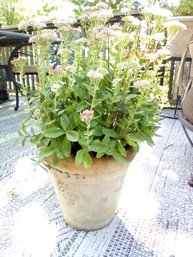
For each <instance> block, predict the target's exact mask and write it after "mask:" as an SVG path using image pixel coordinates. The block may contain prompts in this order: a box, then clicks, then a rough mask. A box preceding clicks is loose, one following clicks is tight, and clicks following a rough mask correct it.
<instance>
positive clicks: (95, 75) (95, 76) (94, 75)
mask: <svg viewBox="0 0 193 257" xmlns="http://www.w3.org/2000/svg"><path fill="white" fill-rule="evenodd" d="M87 76H88V77H89V78H91V79H96V80H101V79H103V78H104V74H102V73H101V72H100V71H98V70H89V72H88V73H87Z"/></svg>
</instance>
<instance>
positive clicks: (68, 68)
mask: <svg viewBox="0 0 193 257" xmlns="http://www.w3.org/2000/svg"><path fill="white" fill-rule="evenodd" d="M65 70H66V71H68V72H70V73H75V72H76V71H77V68H76V66H75V65H67V66H66V67H65Z"/></svg>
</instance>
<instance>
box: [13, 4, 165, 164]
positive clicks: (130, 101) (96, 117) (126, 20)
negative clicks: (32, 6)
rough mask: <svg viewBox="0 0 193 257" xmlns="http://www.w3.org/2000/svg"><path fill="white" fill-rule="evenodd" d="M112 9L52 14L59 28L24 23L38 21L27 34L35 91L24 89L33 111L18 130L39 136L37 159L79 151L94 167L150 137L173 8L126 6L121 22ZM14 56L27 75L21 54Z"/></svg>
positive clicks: (68, 156) (64, 156) (34, 138)
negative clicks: (60, 17)
mask: <svg viewBox="0 0 193 257" xmlns="http://www.w3.org/2000/svg"><path fill="white" fill-rule="evenodd" d="M112 17H113V13H112V11H111V9H109V8H108V6H107V5H106V4H105V3H98V4H96V5H95V6H93V7H88V8H86V9H85V11H84V14H83V15H82V16H81V17H79V19H78V22H77V21H74V20H72V19H67V20H64V21H57V20H56V21H53V23H54V24H55V26H56V27H57V31H56V30H50V29H48V28H46V24H43V23H37V22H32V21H29V22H26V23H21V24H20V29H22V30H23V29H24V28H25V29H27V28H28V26H31V27H32V28H33V36H31V37H30V41H29V42H30V43H31V44H32V47H33V55H34V56H35V60H36V66H37V70H38V74H39V83H38V85H37V91H36V93H35V94H34V95H31V96H30V97H29V96H27V95H26V100H27V102H28V107H29V117H28V118H27V119H26V120H25V122H24V123H23V125H22V130H21V131H20V134H21V136H22V137H23V138H24V141H25V140H26V139H29V140H30V141H31V142H33V143H35V144H36V146H37V148H38V156H39V160H40V161H43V160H44V159H45V158H47V157H48V156H52V159H53V162H54V163H56V162H57V160H58V159H64V160H70V159H72V158H75V161H76V164H77V165H81V164H83V165H84V166H85V167H86V168H89V167H91V165H92V159H93V158H101V157H103V156H107V157H113V158H114V159H115V160H116V161H118V162H121V161H123V160H124V158H125V157H126V156H127V150H128V149H130V148H133V149H134V150H136V151H137V150H138V148H139V144H140V143H141V142H143V141H147V143H148V144H150V145H153V140H152V138H153V137H154V136H155V135H156V130H157V128H158V121H159V113H160V107H159V99H160V92H161V91H160V84H159V83H160V78H161V69H162V68H163V60H164V59H165V58H166V57H167V56H168V54H169V52H168V45H167V44H165V33H164V30H165V28H164V22H165V21H166V19H167V18H168V12H166V11H165V10H162V9H155V8H153V9H151V8H145V9H144V10H143V12H142V15H141V17H140V19H138V18H135V17H133V16H130V15H129V14H126V15H124V16H122V18H121V19H120V21H119V22H118V23H112V22H109V19H111V18H112ZM54 42H55V43H54ZM57 42H59V50H58V52H57V54H56V55H55V56H54V60H53V58H52V55H51V49H54V47H55V46H57ZM53 63H54V64H53ZM13 64H14V65H15V66H16V67H17V69H18V70H19V71H20V72H21V76H23V68H22V67H23V64H24V61H23V58H22V56H20V57H19V58H18V59H15V60H14V61H13ZM24 91H25V90H24Z"/></svg>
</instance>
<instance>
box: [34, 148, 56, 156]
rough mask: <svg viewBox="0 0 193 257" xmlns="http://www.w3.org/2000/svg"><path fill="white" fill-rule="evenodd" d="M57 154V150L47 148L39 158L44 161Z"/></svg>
mask: <svg viewBox="0 0 193 257" xmlns="http://www.w3.org/2000/svg"><path fill="white" fill-rule="evenodd" d="M54 152H55V149H54V148H53V147H51V146H47V147H46V148H44V149H42V150H41V151H40V152H39V154H38V155H39V158H40V159H44V158H46V157H48V156H50V155H52V154H53V153H54Z"/></svg>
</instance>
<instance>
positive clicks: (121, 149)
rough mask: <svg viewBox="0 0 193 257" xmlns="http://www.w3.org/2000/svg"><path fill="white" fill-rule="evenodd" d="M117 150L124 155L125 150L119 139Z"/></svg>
mask: <svg viewBox="0 0 193 257" xmlns="http://www.w3.org/2000/svg"><path fill="white" fill-rule="evenodd" d="M118 150H119V152H120V154H121V155H122V156H124V157H126V150H125V148H124V147H123V145H122V144H121V142H120V141H118Z"/></svg>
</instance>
